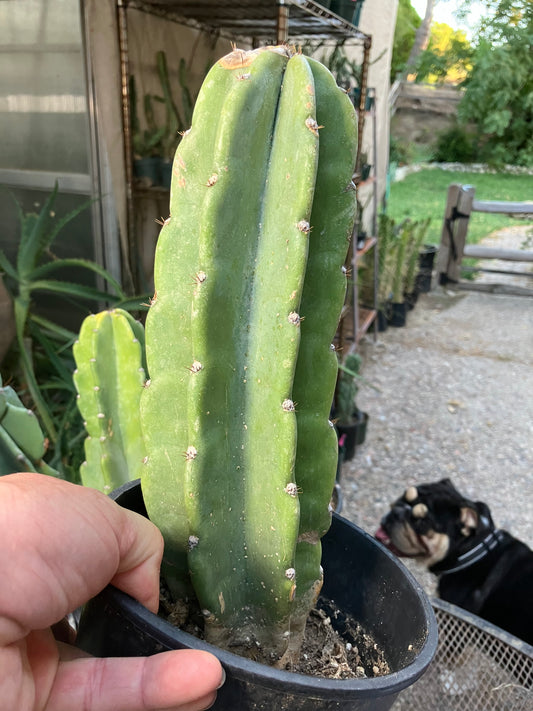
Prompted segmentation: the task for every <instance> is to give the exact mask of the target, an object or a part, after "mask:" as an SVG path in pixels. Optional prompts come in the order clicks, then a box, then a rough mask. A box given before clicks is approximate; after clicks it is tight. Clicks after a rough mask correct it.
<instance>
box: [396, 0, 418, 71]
mask: <svg viewBox="0 0 533 711" xmlns="http://www.w3.org/2000/svg"><path fill="white" fill-rule="evenodd" d="M421 22H422V20H421V19H420V16H419V15H418V13H417V11H416V10H415V9H414V7H413V6H412V5H411V3H410V0H400V2H399V4H398V14H397V16H396V27H395V29H394V41H393V47H392V59H391V70H390V79H391V82H393V81H394V80H395V78H396V76H397V75H398V74H401V73H402V72H403V71H404V69H405V67H406V64H407V60H408V58H409V53H410V52H411V47H412V46H413V43H414V41H415V35H416V30H417V28H418V27H419V26H420V23H421Z"/></svg>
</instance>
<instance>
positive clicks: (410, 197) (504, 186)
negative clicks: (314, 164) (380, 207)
mask: <svg viewBox="0 0 533 711" xmlns="http://www.w3.org/2000/svg"><path fill="white" fill-rule="evenodd" d="M451 183H461V184H463V185H473V186H474V187H475V189H476V194H475V198H476V200H504V201H505V200H507V201H512V202H523V201H533V176H531V175H509V174H507V173H497V174H494V175H492V174H481V173H462V172H460V173H459V172H451V171H447V170H441V169H439V168H428V169H423V170H421V171H419V172H418V173H413V174H412V175H409V176H407V177H406V178H405V179H404V180H401V181H398V182H396V183H393V184H392V185H391V190H390V197H389V202H388V205H387V214H388V215H389V216H390V217H392V218H393V219H394V220H396V221H401V220H404V219H405V218H406V217H409V218H411V219H412V220H422V219H425V218H426V217H431V224H430V226H429V231H428V234H427V238H426V240H425V242H426V243H428V244H439V243H440V234H441V229H442V220H443V217H444V208H445V207H446V195H447V192H448V186H449V185H451ZM520 224H531V223H526V222H524V221H523V220H517V219H513V218H509V217H506V216H505V215H487V214H485V213H482V212H475V213H473V214H472V217H471V218H470V223H469V225H468V236H467V241H468V243H469V244H475V243H476V242H479V240H480V239H482V238H483V237H486V236H487V235H489V234H490V233H491V232H494V230H497V229H501V228H502V227H509V226H513V225H520Z"/></svg>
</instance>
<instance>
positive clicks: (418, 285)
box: [415, 244, 437, 294]
mask: <svg viewBox="0 0 533 711" xmlns="http://www.w3.org/2000/svg"><path fill="white" fill-rule="evenodd" d="M436 254H437V247H436V246H435V245H434V244H425V245H424V247H423V249H422V251H421V252H420V256H419V257H418V267H419V268H418V274H417V275H416V279H415V289H416V290H417V291H418V292H419V293H420V294H427V293H428V292H429V291H431V275H432V274H433V264H434V262H435V255H436Z"/></svg>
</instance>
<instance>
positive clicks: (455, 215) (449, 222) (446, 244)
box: [436, 183, 475, 285]
mask: <svg viewBox="0 0 533 711" xmlns="http://www.w3.org/2000/svg"><path fill="white" fill-rule="evenodd" d="M474 193H475V188H474V186H473V185H459V184H458V183H452V185H450V187H449V188H448V198H447V200H446V209H445V211H444V221H443V223H442V232H441V238H440V247H439V254H438V256H437V266H436V268H437V273H438V275H439V284H442V285H444V284H447V283H448V282H458V281H459V277H460V275H461V261H462V259H463V250H464V246H465V241H466V233H467V231H468V220H469V219H470V213H471V212H472V203H473V202H474Z"/></svg>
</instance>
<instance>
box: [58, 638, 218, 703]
mask: <svg viewBox="0 0 533 711" xmlns="http://www.w3.org/2000/svg"><path fill="white" fill-rule="evenodd" d="M222 677H223V672H222V667H221V666H220V662H219V661H218V660H217V659H216V657H214V656H213V655H211V654H209V653H207V652H201V651H197V650H180V651H173V652H163V653H161V654H156V655H154V656H152V657H141V658H139V657H134V658H113V659H94V658H88V659H77V660H73V661H69V662H63V663H61V664H59V666H58V671H57V675H56V678H55V682H54V685H53V687H52V691H51V693H50V696H49V701H48V705H47V706H46V709H47V711H72V709H74V708H83V709H84V711H156V710H157V711H160V710H163V709H169V710H170V709H179V710H180V711H201V710H202V709H205V708H208V707H209V706H210V705H211V704H212V702H213V701H214V699H215V693H216V689H217V687H219V686H220V684H221V682H222Z"/></svg>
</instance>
